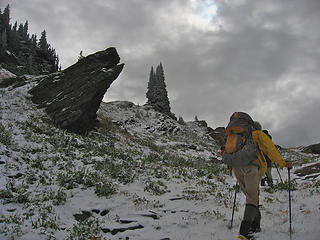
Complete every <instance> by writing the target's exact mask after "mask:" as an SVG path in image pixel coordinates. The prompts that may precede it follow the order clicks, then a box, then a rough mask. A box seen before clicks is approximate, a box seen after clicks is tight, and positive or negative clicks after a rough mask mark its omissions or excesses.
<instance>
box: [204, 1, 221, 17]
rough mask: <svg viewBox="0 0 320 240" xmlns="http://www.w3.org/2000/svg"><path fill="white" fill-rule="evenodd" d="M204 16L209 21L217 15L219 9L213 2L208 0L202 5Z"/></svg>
mask: <svg viewBox="0 0 320 240" xmlns="http://www.w3.org/2000/svg"><path fill="white" fill-rule="evenodd" d="M202 5H203V6H202V8H203V9H202V16H203V17H204V18H206V19H208V20H211V18H212V17H215V16H216V15H217V11H218V7H217V5H216V4H215V2H214V1H212V0H206V1H204V3H202Z"/></svg>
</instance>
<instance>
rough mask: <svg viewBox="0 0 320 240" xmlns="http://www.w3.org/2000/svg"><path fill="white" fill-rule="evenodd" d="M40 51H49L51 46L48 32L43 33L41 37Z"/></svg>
mask: <svg viewBox="0 0 320 240" xmlns="http://www.w3.org/2000/svg"><path fill="white" fill-rule="evenodd" d="M38 45H39V47H40V49H42V50H44V51H47V50H48V49H49V44H48V42H47V33H46V30H43V32H42V33H41V37H40V39H39V43H38Z"/></svg>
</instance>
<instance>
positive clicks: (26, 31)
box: [23, 21, 29, 40]
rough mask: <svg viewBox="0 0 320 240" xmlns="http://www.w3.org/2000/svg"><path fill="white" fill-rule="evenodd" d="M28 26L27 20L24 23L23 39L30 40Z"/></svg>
mask: <svg viewBox="0 0 320 240" xmlns="http://www.w3.org/2000/svg"><path fill="white" fill-rule="evenodd" d="M28 28H29V23H28V21H26V22H25V24H24V25H23V39H25V40H29V34H28Z"/></svg>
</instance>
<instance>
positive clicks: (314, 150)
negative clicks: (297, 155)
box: [302, 143, 320, 154]
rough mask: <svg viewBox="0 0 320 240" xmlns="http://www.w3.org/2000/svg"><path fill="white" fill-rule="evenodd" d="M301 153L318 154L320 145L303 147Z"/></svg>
mask: <svg viewBox="0 0 320 240" xmlns="http://www.w3.org/2000/svg"><path fill="white" fill-rule="evenodd" d="M302 152H305V153H314V154H320V143H318V144H312V145H309V146H307V147H305V148H304V149H303V150H302Z"/></svg>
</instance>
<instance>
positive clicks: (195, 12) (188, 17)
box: [176, 0, 219, 32]
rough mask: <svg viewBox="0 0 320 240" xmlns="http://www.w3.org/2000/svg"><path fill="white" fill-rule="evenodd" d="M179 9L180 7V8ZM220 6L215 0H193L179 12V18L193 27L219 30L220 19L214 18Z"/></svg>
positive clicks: (204, 29)
mask: <svg viewBox="0 0 320 240" xmlns="http://www.w3.org/2000/svg"><path fill="white" fill-rule="evenodd" d="M178 9H179V8H178ZM217 11H218V7H217V5H216V4H215V2H214V1H213V0H204V1H199V0H191V1H190V5H189V6H188V7H185V8H183V10H182V12H180V13H179V14H177V15H176V16H179V18H178V19H177V20H178V21H179V20H180V22H183V23H184V24H187V25H188V26H189V27H191V28H195V29H198V30H201V31H204V32H205V31H216V30H218V25H219V24H218V20H217V19H215V21H213V18H215V17H216V16H217Z"/></svg>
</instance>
